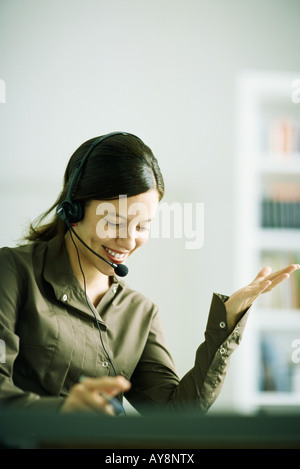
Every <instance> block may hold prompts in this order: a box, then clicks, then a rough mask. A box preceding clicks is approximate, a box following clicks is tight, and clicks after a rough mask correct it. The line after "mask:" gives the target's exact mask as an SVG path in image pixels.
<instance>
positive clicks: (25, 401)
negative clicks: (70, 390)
mask: <svg viewBox="0 0 300 469" xmlns="http://www.w3.org/2000/svg"><path fill="white" fill-rule="evenodd" d="M25 295H26V278H25V275H24V273H22V271H21V270H20V268H18V266H17V265H16V263H15V260H14V256H13V254H12V252H11V250H10V249H9V248H1V249H0V339H1V345H2V354H1V361H0V406H3V407H4V406H5V407H7V406H10V405H14V406H17V407H20V408H24V407H28V408H32V407H33V406H34V408H41V407H45V409H58V408H59V407H60V404H61V402H62V400H61V399H60V398H57V397H42V398H41V397H40V396H39V395H37V394H35V393H31V392H25V391H23V390H22V389H20V388H19V387H18V386H16V385H15V384H14V380H13V368H14V363H15V360H16V358H17V356H18V354H19V347H20V339H19V336H18V334H17V321H18V315H19V314H20V312H21V311H22V301H23V300H22V299H23V298H24V296H25Z"/></svg>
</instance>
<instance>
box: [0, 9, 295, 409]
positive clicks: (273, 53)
mask: <svg viewBox="0 0 300 469" xmlns="http://www.w3.org/2000/svg"><path fill="white" fill-rule="evenodd" d="M299 17H300V2H299V1H298V0H151V1H150V0H148V1H146V0H143V1H142V0H109V1H108V0H0V57H1V60H0V79H2V80H4V81H5V84H6V102H5V103H1V102H0V119H1V121H0V128H1V140H0V158H1V174H0V201H1V220H2V223H1V231H0V245H14V244H15V242H16V240H17V239H18V238H19V237H20V236H21V235H22V230H23V227H24V223H25V222H26V221H28V219H29V218H33V217H35V216H37V215H38V214H40V213H41V212H42V211H44V209H46V208H48V206H50V205H51V204H52V202H53V201H54V200H55V199H56V196H57V194H58V192H59V190H60V187H61V182H62V176H63V172H64V169H65V166H66V163H67V161H68V159H69V157H70V155H71V153H72V152H73V151H74V150H75V148H77V146H78V145H79V144H80V143H81V142H83V141H84V140H86V139H88V138H91V137H94V136H97V135H101V134H103V133H106V132H109V131H113V130H126V131H129V132H132V133H135V134H137V135H139V136H140V137H141V138H142V139H144V141H145V142H146V143H147V144H148V145H149V146H150V147H151V148H152V150H153V151H154V153H155V154H156V155H157V157H158V159H159V161H160V165H161V169H162V171H163V173H164V177H165V181H166V187H167V191H166V201H169V202H174V201H176V202H180V203H183V202H191V203H196V202H204V204H205V242H204V246H203V248H202V249H200V250H197V251H195V250H186V249H185V247H184V240H152V239H151V240H150V241H149V244H148V245H147V246H146V247H145V248H143V251H141V252H140V253H137V254H136V258H134V259H132V260H131V261H130V263H129V266H130V274H129V275H128V277H127V279H128V283H130V285H132V286H134V287H136V288H137V289H139V290H140V291H142V292H143V293H145V294H146V295H148V296H149V297H151V298H152V299H153V300H154V301H155V302H157V303H158V304H159V305H160V308H161V317H162V320H163V323H164V327H165V332H166V336H167V340H168V343H169V346H170V349H171V352H172V354H173V356H174V359H175V362H176V364H177V368H178V372H179V374H180V375H183V374H184V373H185V372H186V371H188V369H189V368H190V367H191V366H192V365H193V360H194V352H195V350H196V347H197V346H198V344H199V343H200V342H201V341H202V339H203V332H204V327H205V323H206V319H207V314H208V309H209V305H210V299H211V295H212V292H213V291H219V292H221V293H226V294H230V293H232V292H233V291H234V289H235V288H237V287H238V286H240V285H234V272H233V260H234V256H235V248H234V237H233V235H234V226H235V222H236V218H235V212H234V194H235V191H234V189H235V178H236V174H235V158H236V154H235V139H236V135H235V120H234V119H235V101H234V97H235V78H236V75H237V73H238V71H240V70H243V69H245V68H246V69H260V70H274V71H277V70H284V71H297V70H299V69H300V54H299V40H300V28H299ZM0 101H1V100H0ZM241 262H242V260H241ZM250 280H251V279H249V281H250ZM235 360H238V351H237V352H236V354H235V356H234V357H233V361H235ZM234 392H238V376H235V374H234V367H233V368H232V369H231V370H230V372H229V376H228V379H227V381H226V384H225V387H224V390H223V393H222V395H221V396H220V398H219V400H218V402H217V404H216V405H215V409H216V410H218V409H223V408H226V409H232V408H234Z"/></svg>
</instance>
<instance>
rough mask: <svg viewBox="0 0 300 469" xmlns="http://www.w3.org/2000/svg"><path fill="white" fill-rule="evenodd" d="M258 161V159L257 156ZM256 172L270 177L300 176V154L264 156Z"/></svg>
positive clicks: (258, 163) (256, 167)
mask: <svg viewBox="0 0 300 469" xmlns="http://www.w3.org/2000/svg"><path fill="white" fill-rule="evenodd" d="M256 158H257V159H258V157H257V156H256ZM255 171H256V172H258V173H261V174H270V175H272V174H273V175H276V176H278V175H292V176H295V175H299V176H300V154H295V155H286V156H279V155H262V156H260V157H259V161H257V164H256V165H255Z"/></svg>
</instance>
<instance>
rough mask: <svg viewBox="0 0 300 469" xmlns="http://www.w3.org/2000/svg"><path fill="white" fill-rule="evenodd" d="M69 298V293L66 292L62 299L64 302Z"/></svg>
mask: <svg viewBox="0 0 300 469" xmlns="http://www.w3.org/2000/svg"><path fill="white" fill-rule="evenodd" d="M67 299H68V295H67V294H66V293H65V294H64V295H63V297H62V300H63V301H64V302H66V301H67Z"/></svg>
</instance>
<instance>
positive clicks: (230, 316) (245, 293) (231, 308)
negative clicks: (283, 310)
mask: <svg viewBox="0 0 300 469" xmlns="http://www.w3.org/2000/svg"><path fill="white" fill-rule="evenodd" d="M298 269H300V265H299V264H291V265H289V266H288V267H285V268H284V269H281V270H278V271H276V272H273V273H271V272H272V269H271V267H264V268H263V269H262V270H261V271H260V272H259V273H258V275H257V276H256V277H255V279H254V280H253V281H252V282H251V283H250V284H249V285H247V286H246V287H243V288H241V289H240V290H238V291H236V292H235V293H233V295H231V296H230V298H229V299H228V300H227V301H226V303H225V308H226V312H227V324H228V331H229V332H231V331H232V329H233V328H234V326H235V325H236V323H237V321H238V320H239V319H240V317H241V316H242V315H243V314H244V312H245V311H246V310H247V309H248V308H249V307H250V306H251V305H252V303H253V302H254V301H255V300H256V298H258V297H259V296H260V295H261V294H262V293H266V292H269V291H271V290H272V289H273V288H274V287H276V286H277V285H279V284H280V283H281V282H283V281H284V280H286V279H288V278H289V276H290V275H291V274H292V273H293V272H295V271H296V270H298Z"/></svg>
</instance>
